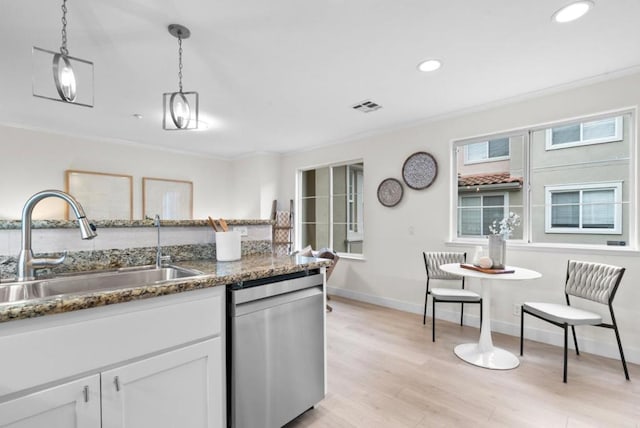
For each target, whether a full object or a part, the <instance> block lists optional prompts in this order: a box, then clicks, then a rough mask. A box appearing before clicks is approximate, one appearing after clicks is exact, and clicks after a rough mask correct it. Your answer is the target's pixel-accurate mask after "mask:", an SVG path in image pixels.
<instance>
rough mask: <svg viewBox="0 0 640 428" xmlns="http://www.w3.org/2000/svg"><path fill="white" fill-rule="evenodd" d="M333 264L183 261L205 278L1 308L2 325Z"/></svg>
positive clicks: (264, 258) (283, 259)
mask: <svg viewBox="0 0 640 428" xmlns="http://www.w3.org/2000/svg"><path fill="white" fill-rule="evenodd" d="M330 263H331V261H330V260H324V259H315V258H310V257H301V256H273V255H271V254H256V255H250V256H246V257H243V258H242V259H241V260H239V261H236V262H215V261H210V260H193V261H182V262H180V263H176V265H178V266H180V267H185V268H189V269H196V270H198V271H201V272H203V275H199V276H195V277H191V278H182V279H175V280H168V281H162V282H157V283H154V284H149V285H145V286H141V287H133V288H124V289H118V290H104V291H96V292H91V293H83V294H73V295H64V296H52V297H48V298H44V299H38V300H27V301H21V302H13V303H9V304H0V323H2V322H7V321H12V320H19V319H25V318H33V317H39V316H44V315H51V314H59V313H63V312H70V311H76V310H80V309H88V308H93V307H97V306H105V305H112V304H115V303H124V302H129V301H132V300H140V299H146V298H150V297H157V296H164V295H168V294H174V293H181V292H186V291H190V290H198V289H202V288H207V287H215V286H219V285H226V284H232V283H235V282H239V281H246V280H250V279H258V278H266V277H270V276H276V275H282V274H287V273H293V272H299V271H303V270H305V269H317V268H320V267H324V266H328V265H329V264H330Z"/></svg>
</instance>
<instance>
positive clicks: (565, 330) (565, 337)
mask: <svg viewBox="0 0 640 428" xmlns="http://www.w3.org/2000/svg"><path fill="white" fill-rule="evenodd" d="M568 333H569V332H568V330H567V324H565V325H564V372H563V374H562V382H564V383H567V344H568V340H567V339H568V337H567V336H568Z"/></svg>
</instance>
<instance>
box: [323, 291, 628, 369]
mask: <svg viewBox="0 0 640 428" xmlns="http://www.w3.org/2000/svg"><path fill="white" fill-rule="evenodd" d="M327 293H328V294H333V295H336V296H341V297H346V298H348V299H352V300H358V301H360V302H365V303H371V304H374V305H378V306H384V307H385V308H391V309H397V310H399V311H403V312H409V313H413V314H420V315H422V314H423V313H424V302H422V303H420V304H413V303H407V302H403V301H400V300H395V299H390V298H388V297H380V296H372V295H370V294H366V293H361V292H358V291H353V290H346V289H344V288H335V287H327ZM430 306H431V305H430V304H429V307H428V308H427V316H429V317H430V316H431V307H430ZM465 312H466V311H465ZM479 318H480V317H479V316H477V315H475V314H473V315H472V314H469V315H467V314H465V316H464V323H465V325H471V326H478V325H480V324H479V323H480V320H479ZM529 318H531V317H529ZM437 319H439V320H445V321H450V322H455V323H458V322H460V313H459V312H454V311H450V310H444V309H438V311H437ZM491 330H492V331H495V332H498V333H503V334H508V335H510V336H515V337H520V318H518V322H517V323H515V324H513V323H507V322H504V321H493V320H492V321H491ZM611 336H612V338H613V342H610V343H602V342H597V341H595V340H593V339H580V337H578V342H579V345H580V350H581V351H584V352H587V353H589V354H595V355H600V356H603V357H608V358H613V359H617V360H619V359H620V353H619V351H618V345H617V344H616V342H615V335H614V333H613V330H612V331H611ZM524 337H525V339H528V340H535V341H537V342H542V343H548V344H551V345H555V346H559V347H562V346H563V342H564V335H563V333H562V329H560V328H558V332H557V333H555V332H552V331H547V330H540V329H536V328H530V327H527V320H526V319H525V329H524ZM621 339H622V347H623V349H624V356H625V358H626V360H627V362H629V363H634V364H640V348H636V347H631V346H629V343H625V342H624V337H622V338H621ZM569 348H571V349H573V340H569ZM525 351H526V346H525Z"/></svg>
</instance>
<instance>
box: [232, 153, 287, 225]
mask: <svg viewBox="0 0 640 428" xmlns="http://www.w3.org/2000/svg"><path fill="white" fill-rule="evenodd" d="M231 166H232V171H233V181H232V182H231V185H230V188H231V193H232V195H231V201H232V205H233V209H234V215H235V217H236V218H240V219H248V218H261V219H267V218H269V217H270V215H271V205H272V203H273V200H274V199H278V193H277V192H278V180H279V179H280V173H279V171H280V155H278V154H273V153H259V154H256V155H255V156H250V157H245V158H240V159H235V160H232V161H231ZM285 208H286V209H289V202H288V201H286V204H285V205H282V206H279V207H278V209H280V210H283V209H285Z"/></svg>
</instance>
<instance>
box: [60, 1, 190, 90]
mask: <svg viewBox="0 0 640 428" xmlns="http://www.w3.org/2000/svg"><path fill="white" fill-rule="evenodd" d="M65 1H66V0H65ZM178 86H179V88H180V93H182V37H178Z"/></svg>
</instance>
